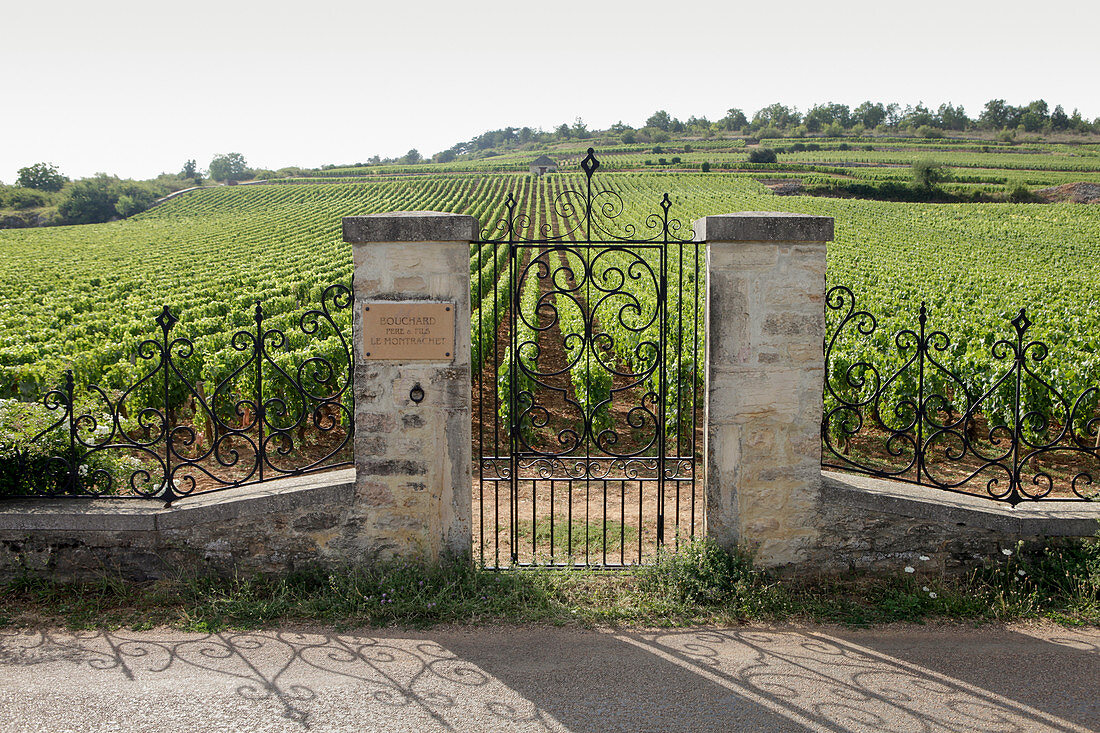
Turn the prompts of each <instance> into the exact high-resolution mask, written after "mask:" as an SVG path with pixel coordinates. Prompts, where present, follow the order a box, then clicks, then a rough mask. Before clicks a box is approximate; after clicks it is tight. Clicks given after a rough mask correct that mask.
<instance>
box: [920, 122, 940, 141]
mask: <svg viewBox="0 0 1100 733" xmlns="http://www.w3.org/2000/svg"><path fill="white" fill-rule="evenodd" d="M917 137H923V138H926V139H929V140H933V139H939V138H941V137H943V130H941V129H940V128H938V127H932V126H931V125H921V126H920V127H918V128H917Z"/></svg>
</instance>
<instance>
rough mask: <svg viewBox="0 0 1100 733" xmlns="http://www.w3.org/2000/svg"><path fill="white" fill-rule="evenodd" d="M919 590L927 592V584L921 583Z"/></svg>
mask: <svg viewBox="0 0 1100 733" xmlns="http://www.w3.org/2000/svg"><path fill="white" fill-rule="evenodd" d="M921 590H922V591H924V592H925V593H927V592H928V586H927V585H922V586H921Z"/></svg>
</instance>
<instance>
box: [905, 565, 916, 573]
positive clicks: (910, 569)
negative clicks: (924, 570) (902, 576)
mask: <svg viewBox="0 0 1100 733" xmlns="http://www.w3.org/2000/svg"><path fill="white" fill-rule="evenodd" d="M905 572H907V573H915V572H917V569H916V568H915V567H913V566H912V565H906V566H905Z"/></svg>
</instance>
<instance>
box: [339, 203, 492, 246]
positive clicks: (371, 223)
mask: <svg viewBox="0 0 1100 733" xmlns="http://www.w3.org/2000/svg"><path fill="white" fill-rule="evenodd" d="M479 238H480V236H479V228H478V223H477V219H475V218H474V217H472V216H470V215H469V214H449V213H447V212H444V211H390V212H386V213H384V214H369V215H367V216H345V217H344V241H345V242H349V243H352V244H368V243H371V242H472V241H474V240H476V239H479Z"/></svg>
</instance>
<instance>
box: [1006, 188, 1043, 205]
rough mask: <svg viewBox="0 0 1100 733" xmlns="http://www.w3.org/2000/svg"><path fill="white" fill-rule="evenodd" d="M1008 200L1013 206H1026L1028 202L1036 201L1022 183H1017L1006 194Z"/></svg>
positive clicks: (1033, 195)
mask: <svg viewBox="0 0 1100 733" xmlns="http://www.w3.org/2000/svg"><path fill="white" fill-rule="evenodd" d="M1008 200H1009V201H1011V202H1012V203H1014V204H1026V203H1028V202H1030V201H1036V200H1037V198H1036V196H1035V194H1033V193H1032V192H1031V189H1029V188H1028V187H1027V186H1025V185H1024V184H1022V183H1017V184H1016V186H1015V187H1014V188H1013V189H1012V190H1011V191H1009V192H1008Z"/></svg>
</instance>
